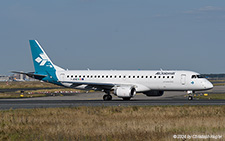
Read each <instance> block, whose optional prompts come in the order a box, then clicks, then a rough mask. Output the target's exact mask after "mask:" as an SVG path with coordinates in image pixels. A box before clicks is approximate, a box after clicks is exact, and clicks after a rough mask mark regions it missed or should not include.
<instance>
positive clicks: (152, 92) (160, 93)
mask: <svg viewBox="0 0 225 141" xmlns="http://www.w3.org/2000/svg"><path fill="white" fill-rule="evenodd" d="M143 93H144V94H145V95H146V96H162V95H163V93H164V91H147V92H143Z"/></svg>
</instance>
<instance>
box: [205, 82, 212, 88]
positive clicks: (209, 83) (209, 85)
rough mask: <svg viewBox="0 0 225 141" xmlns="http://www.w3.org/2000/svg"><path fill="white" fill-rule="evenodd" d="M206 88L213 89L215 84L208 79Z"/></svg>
mask: <svg viewBox="0 0 225 141" xmlns="http://www.w3.org/2000/svg"><path fill="white" fill-rule="evenodd" d="M205 88H206V89H208V90H209V89H212V88H213V84H212V83H211V82H209V81H208V80H207V81H206V83H205Z"/></svg>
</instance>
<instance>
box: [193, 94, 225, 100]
mask: <svg viewBox="0 0 225 141" xmlns="http://www.w3.org/2000/svg"><path fill="white" fill-rule="evenodd" d="M195 98H199V99H225V94H209V95H208V96H204V95H202V96H195Z"/></svg>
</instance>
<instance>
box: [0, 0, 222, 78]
mask: <svg viewBox="0 0 225 141" xmlns="http://www.w3.org/2000/svg"><path fill="white" fill-rule="evenodd" d="M0 19H1V22H0V29H1V30H0V49H1V55H0V66H1V67H0V74H2V75H8V74H10V73H9V72H10V71H12V70H17V71H21V70H23V71H33V70H34V69H33V63H32V60H31V53H30V48H29V43H28V40H30V39H37V40H38V41H39V43H40V44H41V45H42V47H43V48H44V50H45V51H46V52H47V54H48V55H49V57H50V58H51V60H52V61H53V62H54V63H55V64H57V65H58V66H61V67H63V68H65V69H79V70H80V69H87V68H90V69H93V70H96V69H103V70H107V69H113V70H124V69H125V70H127V69H131V70H152V69H153V70H155V69H160V68H162V69H165V70H168V69H175V70H193V71H197V72H199V73H225V61H224V60H225V1H224V0H213V1H212V0H188V1H184V0H170V1H167V0H64V1H62V0H48V1H46V0H39V1H34V0H20V1H18V0H8V1H2V2H1V5H0Z"/></svg>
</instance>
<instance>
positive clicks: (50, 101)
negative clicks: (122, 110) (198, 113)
mask: <svg viewBox="0 0 225 141" xmlns="http://www.w3.org/2000/svg"><path fill="white" fill-rule="evenodd" d="M206 92H207V93H209V94H214V93H225V86H216V87H214V88H213V89H212V90H209V91H206ZM206 92H200V93H206ZM185 94H186V93H185V92H165V94H164V95H163V96H161V97H147V96H145V95H144V94H137V95H135V97H134V98H132V99H131V100H130V101H123V100H122V99H121V98H118V97H116V96H114V95H112V96H113V100H112V101H103V100H102V96H103V95H104V93H102V92H95V93H78V94H72V95H67V96H50V97H37V98H21V99H0V109H11V108H12V109H20V108H25V109H29V108H56V107H76V106H156V105H225V100H210V99H207V100H203V99H201V100H199V99H193V100H192V101H188V100H187V97H185Z"/></svg>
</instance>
